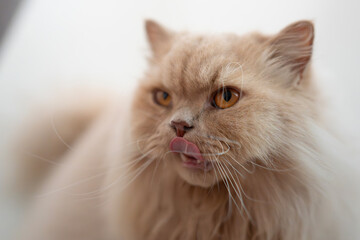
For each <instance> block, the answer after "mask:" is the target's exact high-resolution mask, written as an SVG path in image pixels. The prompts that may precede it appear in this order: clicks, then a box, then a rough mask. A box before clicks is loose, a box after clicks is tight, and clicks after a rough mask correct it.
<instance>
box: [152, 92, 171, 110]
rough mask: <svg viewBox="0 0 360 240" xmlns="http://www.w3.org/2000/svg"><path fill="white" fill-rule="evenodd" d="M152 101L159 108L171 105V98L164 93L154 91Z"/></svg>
mask: <svg viewBox="0 0 360 240" xmlns="http://www.w3.org/2000/svg"><path fill="white" fill-rule="evenodd" d="M154 101H155V102H156V103H157V104H159V105H161V106H164V107H168V106H169V105H170V103H171V96H170V95H169V93H167V92H165V91H162V90H155V92H154Z"/></svg>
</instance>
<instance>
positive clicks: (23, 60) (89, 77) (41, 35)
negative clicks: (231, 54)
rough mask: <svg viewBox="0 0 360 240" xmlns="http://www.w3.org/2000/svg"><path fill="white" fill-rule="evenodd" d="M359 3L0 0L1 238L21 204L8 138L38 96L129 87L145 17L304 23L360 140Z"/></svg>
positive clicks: (333, 98)
mask: <svg viewBox="0 0 360 240" xmlns="http://www.w3.org/2000/svg"><path fill="white" fill-rule="evenodd" d="M359 10H360V1H353V0H342V1H335V0H317V1H313V0H297V1H289V0H282V1H281V0H273V1H265V0H262V1H256V0H252V1H250V0H247V1H242V0H222V1H209V0H207V1H205V0H202V1H196V0H173V1H169V0H132V1H124V0H0V147H1V148H0V152H1V155H0V156H1V162H0V177H1V178H0V191H1V192H0V212H1V214H0V238H1V239H9V238H11V236H13V234H14V233H15V232H16V229H17V226H18V223H19V222H20V220H21V217H22V215H23V214H24V213H23V209H22V208H21V207H20V205H19V204H18V203H16V202H14V201H13V200H12V199H11V198H9V196H8V194H7V190H8V184H7V183H8V179H9V178H8V177H9V175H11V174H12V161H11V157H9V155H8V149H9V146H8V145H9V143H10V140H11V136H12V133H13V131H14V130H16V129H17V125H18V124H19V122H20V121H21V120H22V119H23V117H24V116H25V113H28V111H29V109H31V106H33V105H34V104H35V103H36V102H42V101H47V100H46V99H49V98H50V97H51V96H52V95H54V94H56V93H57V92H58V91H60V90H61V89H66V88H76V87H79V86H84V85H86V86H94V87H99V88H100V87H101V88H111V89H115V90H117V91H118V92H119V93H123V94H124V93H128V92H129V91H131V89H133V88H134V86H135V84H136V81H137V79H138V78H140V77H141V76H142V73H143V71H144V69H145V67H146V61H145V57H146V56H147V55H148V54H149V50H148V47H147V43H146V41H145V40H146V39H145V35H144V27H143V22H144V19H147V18H151V19H155V20H157V21H159V22H160V23H162V24H164V25H165V26H167V27H169V28H172V29H175V30H190V31H198V32H210V33H216V32H235V33H238V34H241V33H245V32H248V31H253V30H259V31H262V32H265V33H275V32H277V31H279V30H280V29H281V28H283V27H285V26H286V25H288V24H290V23H291V22H293V21H297V20H300V19H310V20H312V21H313V22H314V23H315V28H316V37H315V50H314V56H313V65H314V70H315V73H316V77H317V81H318V84H319V86H320V87H321V89H322V92H323V95H324V97H325V99H326V104H324V109H326V111H327V114H328V115H327V116H328V118H330V119H331V122H332V123H333V125H334V127H336V129H337V130H336V131H337V133H338V134H339V135H340V136H342V137H343V139H345V141H347V142H348V144H349V145H351V146H352V147H353V148H354V149H357V148H358V147H359V146H360V137H359V136H360V126H359V123H360V92H359V89H360V69H359V68H360V67H359V65H360V26H359V25H360V24H359V23H360V15H359Z"/></svg>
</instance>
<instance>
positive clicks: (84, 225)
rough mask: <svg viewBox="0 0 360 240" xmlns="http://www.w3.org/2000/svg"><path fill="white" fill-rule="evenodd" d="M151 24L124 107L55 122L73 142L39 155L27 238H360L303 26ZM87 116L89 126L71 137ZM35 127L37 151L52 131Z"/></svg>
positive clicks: (117, 104) (308, 27)
mask: <svg viewBox="0 0 360 240" xmlns="http://www.w3.org/2000/svg"><path fill="white" fill-rule="evenodd" d="M146 31H147V36H148V39H149V42H150V45H151V49H152V51H153V56H152V58H151V59H150V67H149V69H148V71H147V72H146V74H145V76H144V78H143V79H142V80H141V82H140V84H139V87H138V88H137V89H136V91H134V92H133V93H132V104H131V103H130V102H129V100H128V99H126V98H123V99H117V100H116V101H112V103H111V104H106V106H108V108H107V109H108V110H104V111H98V108H96V109H97V110H94V113H96V114H89V112H90V113H91V112H92V111H91V109H92V107H91V106H92V105H90V104H86V103H84V105H82V106H78V111H77V110H76V109H75V110H74V111H72V112H71V114H67V113H64V112H63V114H62V119H63V121H58V122H57V126H58V127H59V129H63V131H67V132H68V133H69V135H68V136H69V139H66V137H63V139H62V140H63V141H61V142H59V144H60V145H59V146H57V145H56V144H55V145H54V144H53V147H52V148H51V149H52V150H54V152H56V154H53V155H51V154H50V155H49V154H48V156H51V157H52V158H53V160H56V159H57V160H56V166H54V167H53V168H52V169H51V174H48V178H47V179H45V180H43V182H44V183H45V184H44V185H43V186H42V187H41V190H40V193H39V194H38V197H37V198H36V199H35V201H34V207H33V208H32V209H31V211H30V214H29V222H28V223H27V224H26V228H25V230H23V231H22V235H23V238H22V239H27V240H29V239H32V240H55V239H61V240H63V239H67V240H75V239H76V240H79V239H87V240H89V239H94V240H95V239H96V240H99V239H116V240H118V239H125V240H142V239H149V240H160V239H166V240H170V239H201V240H209V239H226V240H235V239H236V240H245V239H251V240H255V239H256V240H265V239H266V240H295V239H296V240H300V239H302V240H310V239H311V240H315V239H322V240H324V239H327V240H328V239H341V240H343V239H360V238H359V237H358V236H357V235H355V231H354V229H355V228H356V224H357V222H355V218H353V216H352V215H351V214H350V212H351V211H350V210H349V208H348V207H349V206H348V205H347V203H346V201H344V200H343V198H344V199H346V196H345V195H344V194H345V193H343V192H342V191H340V190H344V189H343V188H342V186H343V184H346V183H345V180H344V178H342V175H340V174H338V173H336V172H337V170H339V169H337V166H338V165H336V159H334V157H333V156H331V155H330V154H329V152H330V151H328V150H329V148H333V147H334V146H333V145H328V144H327V143H329V144H330V141H329V136H330V135H329V134H327V133H326V131H325V130H323V127H322V120H321V114H320V112H321V109H320V106H319V104H318V99H317V90H316V89H315V87H314V82H313V79H312V76H311V71H310V59H311V54H312V47H313V40H314V27H313V24H312V23H311V22H308V21H300V22H296V23H293V24H291V25H290V26H288V27H286V28H285V29H283V30H282V31H281V32H279V33H278V34H276V35H273V36H264V35H261V34H258V33H251V34H248V35H244V36H237V35H235V34H221V35H195V34H190V33H185V32H181V33H180V32H173V31H169V30H167V29H165V28H163V27H161V26H160V25H158V24H157V23H155V22H153V21H147V22H146ZM95 102H96V101H95ZM85 105H86V106H85ZM84 109H90V110H89V111H85V110H84ZM94 109H95V108H94ZM99 112H101V114H100V113H99ZM84 113H86V114H85V115H84V116H85V117H84V118H79V119H82V121H83V122H82V123H83V124H85V123H87V122H89V121H90V119H91V120H92V123H91V124H89V126H88V127H87V128H86V129H85V130H83V131H82V132H81V134H80V133H78V132H77V133H76V134H71V133H73V131H71V130H69V129H73V128H74V127H73V126H72V124H73V121H71V119H73V118H74V116H78V117H79V116H83V115H82V114H84ZM86 116H88V117H86ZM87 119H88V120H89V121H88V120H87ZM94 119H95V120H94ZM76 129H77V128H75V130H76ZM58 133H60V134H61V131H58ZM31 136H32V142H35V143H36V144H35V145H38V146H41V147H40V152H37V153H36V154H37V155H39V156H41V149H44V150H43V151H45V150H46V152H47V153H48V152H49V149H48V148H47V145H46V143H47V142H48V141H50V140H51V139H54V138H57V137H59V136H57V134H53V135H51V134H50V135H48V136H49V137H48V138H47V139H38V138H36V136H37V135H36V134H34V135H31ZM49 139H50V140H49ZM324 139H325V140H324ZM70 140H71V149H68V150H67V151H65V149H63V150H60V151H57V150H56V149H57V148H63V145H61V144H63V142H65V143H66V142H69V141H70ZM24 146H26V144H24V145H23V147H24ZM52 150H51V151H50V152H52ZM33 157H34V155H33ZM339 165H341V164H339ZM43 168H46V167H44V165H43ZM47 171H50V170H47Z"/></svg>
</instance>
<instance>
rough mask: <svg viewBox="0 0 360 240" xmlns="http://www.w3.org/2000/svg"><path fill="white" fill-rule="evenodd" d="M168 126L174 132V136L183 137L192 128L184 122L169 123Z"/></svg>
mask: <svg viewBox="0 0 360 240" xmlns="http://www.w3.org/2000/svg"><path fill="white" fill-rule="evenodd" d="M170 126H171V127H172V128H173V129H174V130H175V132H176V136H178V137H183V136H184V135H185V133H186V132H188V131H190V130H191V129H192V128H194V127H193V126H192V125H190V124H189V123H187V122H185V121H171V123H170Z"/></svg>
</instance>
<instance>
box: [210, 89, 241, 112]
mask: <svg viewBox="0 0 360 240" xmlns="http://www.w3.org/2000/svg"><path fill="white" fill-rule="evenodd" d="M239 98H240V93H239V91H237V90H236V89H234V88H229V87H224V88H220V89H219V90H217V91H216V92H215V93H214V95H213V100H212V105H213V106H214V107H216V108H221V109H225V108H229V107H231V106H233V105H234V104H235V103H237V101H238V100H239Z"/></svg>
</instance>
